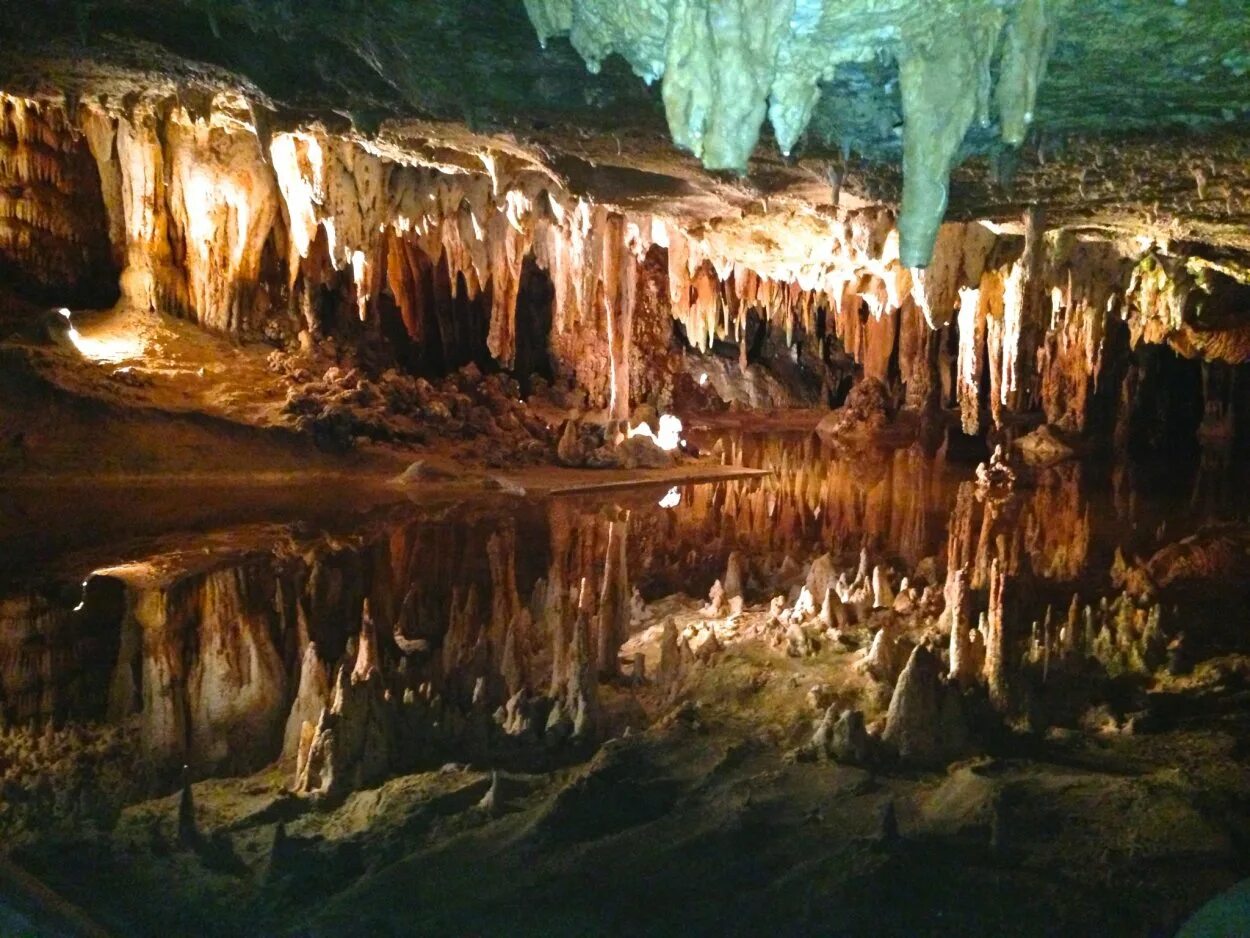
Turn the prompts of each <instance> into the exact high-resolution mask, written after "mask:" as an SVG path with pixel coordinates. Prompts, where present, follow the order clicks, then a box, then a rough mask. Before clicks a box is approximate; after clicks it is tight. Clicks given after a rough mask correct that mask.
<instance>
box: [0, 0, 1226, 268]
mask: <svg viewBox="0 0 1250 938" xmlns="http://www.w3.org/2000/svg"><path fill="white" fill-rule="evenodd" d="M1030 2H1031V3H1032V5H1033V6H1035V7H1042V8H1045V12H1046V16H1047V17H1048V19H1047V24H1048V25H1047V32H1046V36H1045V43H1044V49H1042V52H1043V53H1045V55H1046V63H1045V73H1044V80H1042V81H1041V83H1040V86H1039V88H1038V91H1037V97H1036V101H1035V105H1034V107H1033V108H1032V111H1031V117H1032V121H1031V123H1029V125H1028V126H1027V128H1026V131H1025V132H1024V134H1023V140H1022V143H1021V145H1020V146H1019V147H1015V146H1010V145H1007V144H1006V143H1004V142H1003V138H1004V136H1008V137H1010V136H1011V134H1009V133H1007V132H1006V130H1005V129H1004V127H1003V126H1001V125H1002V124H1003V122H1004V118H1003V116H1002V115H1001V114H1000V113H999V112H998V111H995V112H994V114H993V115H991V116H990V117H989V118H988V119H987V120H986V121H985V122H984V124H983V123H982V122H981V121H976V122H974V124H973V127H972V128H971V129H970V131H969V132H968V134H967V135H966V136H965V137H964V138H963V139H962V142H961V143H960V145H959V150H958V153H957V155H956V166H955V169H954V171H953V174H952V176H951V181H950V200H949V208H948V210H947V217H948V218H952V219H971V218H986V219H991V220H994V221H998V222H1000V223H1003V224H1005V225H1008V226H1010V225H1015V224H1018V223H1019V219H1020V217H1021V213H1022V211H1023V210H1024V209H1025V208H1026V207H1027V206H1029V205H1033V204H1036V205H1038V206H1040V207H1041V209H1042V211H1043V212H1044V213H1045V219H1046V224H1047V225H1049V226H1065V227H1072V228H1085V229H1092V230H1097V231H1106V232H1110V233H1112V234H1114V235H1132V236H1138V237H1141V236H1146V237H1155V238H1159V239H1166V240H1169V241H1172V242H1182V243H1186V244H1187V245H1188V249H1189V250H1193V251H1205V252H1213V253H1216V254H1222V253H1229V252H1237V253H1240V252H1243V251H1247V250H1250V140H1248V139H1247V136H1246V129H1247V126H1248V125H1250V16H1247V15H1246V10H1245V4H1244V0H1190V2H1183V0H1083V2H1076V0H1050V2H1049V3H1048V4H1047V3H1043V2H1041V0H1022V2H1021V3H1011V2H1008V3H1002V2H991V0H985V3H984V4H983V3H982V2H981V0H959V2H955V0H948V2H942V3H927V2H926V3H921V2H904V0H855V2H851V3H846V4H842V5H841V7H839V8H838V10H840V11H841V12H838V13H837V15H838V16H839V17H841V18H840V19H838V20H837V25H838V26H839V29H840V32H839V33H838V36H839V37H840V38H839V39H838V42H840V43H842V45H843V46H846V47H848V48H850V47H853V48H854V49H855V50H856V51H855V52H854V53H853V54H851V53H846V52H845V51H843V52H839V53H838V54H837V56H835V58H837V64H836V67H832V68H829V69H827V70H826V73H822V74H821V76H820V81H819V84H818V86H817V87H816V90H817V91H818V97H817V98H816V99H815V102H814V105H813V106H812V108H811V110H810V114H809V115H807V118H808V119H807V120H806V122H805V123H804V124H803V126H802V130H801V132H798V133H795V132H794V126H797V124H795V123H794V122H792V126H790V128H789V129H788V130H787V132H786V133H787V135H788V136H793V137H794V138H795V139H794V142H793V145H792V147H791V148H790V149H791V153H790V155H788V156H783V155H782V152H781V150H780V149H779V146H778V143H777V139H776V137H775V136H774V134H773V132H772V129H771V127H770V125H769V122H767V121H763V122H762V124H763V126H762V132H761V133H760V135H759V139H758V142H757V143H756V144H755V145H754V146H751V147H748V148H747V149H746V151H745V152H749V160H747V161H746V165H745V167H740V168H733V167H731V168H728V169H708V168H706V166H707V165H713V166H715V165H716V164H717V162H718V161H717V160H715V159H711V158H710V157H709V153H708V152H706V151H704V152H701V154H700V155H701V156H702V157H703V159H702V160H700V159H699V158H696V156H694V155H693V154H691V153H689V152H685V151H683V150H682V149H680V148H679V147H678V146H676V145H675V144H674V142H673V138H674V136H677V137H679V138H680V136H681V135H680V133H677V134H674V133H672V132H671V129H672V127H673V113H672V111H673V109H672V107H671V106H670V107H669V108H668V113H667V115H666V101H665V91H664V89H663V87H662V86H663V82H662V81H654V82H652V83H650V84H648V83H646V82H644V81H643V80H642V79H641V78H640V77H639V76H638V74H637V73H638V72H639V71H640V69H639V68H638V62H637V61H633V62H632V65H633V68H631V62H627V61H626V58H625V57H623V56H622V55H618V54H608V55H606V56H605V57H603V59H602V61H601V62H592V65H595V66H597V69H598V70H597V71H592V70H590V69H588V67H587V61H586V60H585V59H586V58H587V56H586V55H585V53H586V45H587V40H586V38H585V35H579V34H578V30H577V28H574V30H573V33H574V35H573V41H572V42H570V40H569V38H567V37H566V36H565V35H564V34H563V32H567V30H564V31H563V32H562V31H560V30H554V33H555V34H554V35H552V36H551V37H549V38H548V39H547V41H546V42H545V45H543V44H540V42H539V34H540V33H542V32H544V30H543V29H541V28H540V29H537V30H536V26H535V22H534V21H532V19H531V14H532V13H535V11H536V10H537V11H538V13H539V14H541V12H542V8H547V7H555V8H559V7H561V3H559V2H555V3H530V4H529V7H530V9H529V10H528V11H527V5H526V4H525V3H524V2H522V0H515V2H513V0H494V2H488V0H471V2H446V0H443V2H439V0H354V2H344V0H335V2H329V0H311V2H294V0H285V2H283V0H278V2H262V0H148V2H126V0H95V2H64V0H44V2H34V3H23V4H16V3H6V4H5V5H4V7H3V11H2V12H0V31H2V32H3V34H4V35H5V36H6V40H5V42H4V45H3V48H0V87H3V88H5V89H6V90H10V91H15V92H19V93H21V92H24V93H34V92H38V93H43V94H67V95H68V96H70V97H71V98H73V97H75V96H88V95H89V96H93V97H97V98H98V97H100V96H105V97H106V99H107V100H108V101H110V102H111V103H112V105H113V106H116V107H125V106H126V102H127V99H128V97H133V96H134V95H136V94H140V93H142V94H145V95H149V96H150V95H151V94H153V93H154V91H155V92H161V89H164V92H163V93H168V94H169V95H170V96H171V97H176V98H177V99H178V100H179V101H180V102H181V103H183V104H184V106H191V104H193V102H194V100H195V98H196V97H197V96H200V97H201V98H204V99H205V100H206V101H207V102H208V104H207V105H206V106H220V105H221V101H222V100H223V98H222V96H221V93H222V92H223V91H229V92H230V93H233V94H236V95H238V96H239V97H238V99H237V100H238V101H239V102H240V103H241V105H242V106H249V105H250V107H251V108H252V110H253V111H254V113H255V115H256V118H255V119H256V122H257V124H258V126H259V125H260V124H262V123H263V124H265V125H267V126H269V127H271V128H272V129H284V128H290V127H295V126H301V125H308V124H309V123H310V122H320V123H321V124H322V125H324V127H325V128H326V130H328V131H330V132H342V133H348V134H353V135H357V136H360V137H368V138H373V139H374V141H375V145H376V146H379V147H380V148H382V149H384V150H387V149H389V150H390V151H391V152H394V153H396V154H400V155H402V154H404V153H409V154H417V155H418V156H419V157H420V158H421V159H422V160H423V161H425V162H427V163H431V164H436V165H437V164H445V165H450V166H455V165H460V164H463V165H466V166H469V165H473V166H480V155H481V154H482V153H483V152H490V153H494V154H497V155H501V156H502V157H503V158H506V159H508V160H512V161H515V162H516V164H517V165H518V166H524V167H526V168H530V169H536V170H538V171H541V172H544V173H548V174H550V175H552V176H553V177H555V178H557V179H558V180H559V181H560V182H561V183H563V184H564V185H565V186H566V187H567V188H568V189H569V190H571V191H573V192H577V193H582V194H586V195H589V196H591V197H593V198H595V199H596V200H598V201H600V202H604V203H608V204H611V205H616V206H621V207H626V208H629V209H634V210H643V211H645V210H657V211H663V212H665V213H666V214H670V215H678V216H680V217H682V218H684V219H685V220H686V221H687V222H689V223H694V224H698V223H702V222H708V223H713V222H714V223H716V224H719V225H722V226H731V227H732V226H738V227H739V228H741V229H742V230H743V232H744V235H745V236H747V237H755V238H756V239H757V241H758V240H759V239H760V238H766V239H767V238H771V239H773V240H777V239H778V238H780V237H783V235H781V234H779V232H780V229H779V228H778V225H779V224H788V223H789V221H790V220H792V219H793V218H794V217H795V216H796V215H802V214H805V213H806V214H811V213H817V214H819V213H821V212H829V211H831V208H832V204H833V203H834V201H835V199H836V200H837V202H838V204H839V205H841V206H842V207H856V206H859V205H863V204H874V203H886V204H889V205H897V204H898V202H899V200H900V199H901V197H902V188H903V173H902V163H903V157H904V145H903V125H904V117H903V110H904V108H903V101H902V95H901V93H900V67H899V65H898V60H899V58H900V57H905V54H906V53H905V48H904V47H905V45H906V43H903V44H901V45H900V41H899V39H898V36H899V35H906V34H907V28H908V27H907V25H906V24H908V23H909V22H911V21H912V20H914V19H915V18H916V17H919V18H920V19H925V18H926V17H930V16H931V15H934V11H939V12H943V11H944V12H946V13H950V12H951V11H954V14H952V15H959V16H963V15H965V14H966V15H967V16H972V14H973V13H975V12H976V11H978V10H980V9H981V8H982V7H985V8H986V9H988V10H989V14H992V15H994V16H1000V17H1001V16H1009V15H1011V14H1012V13H1013V11H1016V10H1017V8H1020V7H1022V6H1023V5H1025V3H1030ZM563 5H564V6H568V4H567V2H566V3H564V4H563ZM596 6H597V4H595V3H589V4H585V5H584V6H583V7H582V8H581V9H582V10H583V11H591V12H593V9H594V8H595V7H596ZM669 6H680V7H690V6H691V4H690V3H685V2H683V3H676V0H674V4H669ZM694 6H697V4H694ZM728 6H733V7H735V8H741V11H745V19H744V20H743V22H745V23H747V24H751V23H754V22H755V18H756V17H758V18H759V19H760V20H761V21H762V20H763V19H765V15H766V14H767V15H769V16H775V15H776V10H774V7H786V8H787V9H789V7H794V8H795V10H791V11H790V12H791V14H792V16H794V17H799V15H800V13H801V12H802V10H801V9H799V8H804V9H807V10H809V12H810V11H811V10H817V11H819V9H820V8H822V4H821V3H819V2H816V3H812V2H807V3H802V2H800V3H797V4H788V5H787V4H786V3H781V4H775V3H771V2H760V3H755V4H752V3H747V2H742V3H739V4H730V5H728ZM835 6H836V5H835ZM664 7H665V4H659V3H655V2H649V3H644V2H641V0H639V2H638V3H634V4H624V5H620V10H622V11H624V12H623V13H620V15H619V16H618V18H620V17H623V16H626V15H632V14H629V11H630V10H634V11H642V13H647V11H650V13H651V14H654V13H655V11H656V10H660V11H661V12H663V10H662V9H661V8H664ZM1000 8H1001V11H1005V12H996V11H999V10H1000ZM830 9H832V7H830ZM741 11H740V12H741ZM796 11H798V12H796ZM968 11H972V12H968ZM556 12H557V13H558V12H559V10H557V11H556ZM783 12H784V11H783ZM826 12H827V11H826ZM642 13H640V14H639V15H642ZM852 14H854V15H852ZM989 14H987V15H989ZM586 15H587V16H589V15H591V13H587V14H586ZM674 15H675V14H674ZM978 15H979V14H978ZM537 18H538V17H535V19H537ZM795 21H796V20H792V21H791V26H793V22H795ZM976 22H978V23H979V22H980V21H979V20H977V21H976ZM1006 22H1008V24H1010V22H1011V21H1010V20H1007V21H1006ZM900 24H901V25H900ZM539 25H540V26H541V23H540V24H539ZM547 31H552V30H547ZM582 32H583V33H585V30H582ZM749 32H750V31H749V29H748V30H747V31H746V33H749ZM1004 41H1006V40H1001V39H1000V40H999V41H998V43H997V45H995V46H994V48H999V47H1000V46H1002V44H1003V42H1004ZM575 46H576V47H577V48H575ZM579 49H580V52H581V54H579ZM601 51H602V50H601ZM607 51H608V52H611V51H612V49H611V48H608V49H607ZM1003 56H1004V53H1002V52H1001V51H999V52H997V53H994V55H993V57H992V59H990V58H987V60H986V62H987V68H988V69H991V70H992V71H993V72H994V76H993V77H994V80H995V81H1000V80H1002V74H1001V73H1002V72H1004V71H1005V70H1006V66H1004V64H1003V62H1004V58H1003ZM590 58H593V56H591V57H590ZM634 59H635V60H636V59H637V56H634ZM642 71H645V69H642ZM671 71H672V69H670V72H671ZM653 77H654V76H653ZM214 101H215V102H216V104H215V105H214V104H213V102H214ZM752 136H753V134H752V133H750V132H748V133H747V137H748V138H750V137H752ZM685 142H686V143H687V144H688V143H689V141H688V140H687V141H685ZM748 142H749V140H748ZM694 149H696V150H699V149H700V148H699V147H698V146H696V147H695V148H694ZM720 162H725V161H724V160H721V161H720ZM728 162H733V160H732V159H730V160H729V161H728ZM743 169H744V170H745V171H742V170H743ZM777 219H781V221H780V222H778V221H777ZM770 226H771V228H770ZM761 232H764V233H765V234H761Z"/></svg>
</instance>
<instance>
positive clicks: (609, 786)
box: [20, 653, 1250, 935]
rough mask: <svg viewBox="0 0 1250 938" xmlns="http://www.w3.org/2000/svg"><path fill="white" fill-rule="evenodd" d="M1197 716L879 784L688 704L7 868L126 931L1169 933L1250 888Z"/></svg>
mask: <svg viewBox="0 0 1250 938" xmlns="http://www.w3.org/2000/svg"><path fill="white" fill-rule="evenodd" d="M751 657H752V656H751V655H750V654H749V653H744V654H743V655H742V656H741V657H739V655H738V654H736V653H733V654H730V655H728V656H727V657H726V658H725V659H724V660H723V661H722V662H720V663H719V664H718V665H717V666H716V667H714V668H712V669H709V670H708V671H707V672H706V673H705V674H704V675H703V681H704V682H706V683H708V684H712V685H715V684H717V683H720V682H725V683H726V684H732V685H733V686H735V687H737V688H739V691H740V690H741V687H742V685H741V683H739V681H740V678H741V677H742V675H741V673H740V672H741V670H742V669H753V670H755V671H756V672H757V673H761V672H766V671H768V670H770V667H769V666H767V665H765V666H761V664H760V663H759V662H758V661H752V660H751ZM789 683H790V682H789V681H788V680H787V678H786V676H785V675H784V674H776V673H774V674H771V675H770V680H769V681H768V682H766V684H765V688H766V689H765V690H764V691H763V694H762V695H763V696H764V697H765V699H766V701H767V698H769V697H773V696H778V697H780V696H784V692H782V693H781V694H777V693H776V692H775V691H773V689H772V687H771V685H773V684H778V685H781V686H782V687H783V688H785V687H787V686H788V685H789ZM791 690H792V693H793V694H794V696H800V695H799V694H798V692H797V691H793V689H791ZM1243 693H1244V692H1243ZM1206 703H1207V706H1206V707H1204V708H1203V709H1202V711H1198V710H1195V711H1194V712H1192V713H1189V714H1187V715H1186V716H1185V717H1184V718H1183V719H1181V720H1179V721H1178V722H1177V723H1176V725H1174V726H1173V727H1172V728H1170V729H1169V730H1167V731H1165V732H1160V733H1157V734H1152V735H1151V736H1148V737H1123V736H1119V735H1115V734H1113V735H1111V736H1105V737H1098V736H1095V737H1086V736H1080V735H1077V734H1053V735H1052V736H1050V737H1048V738H1046V739H1044V740H1036V741H1034V742H1032V743H1028V744H1021V745H1018V746H1017V747H1016V749H1017V751H1015V752H1013V753H1010V754H1005V755H1002V756H997V757H983V758H977V759H973V760H969V761H965V762H962V763H957V764H955V765H953V766H951V767H950V768H949V769H947V770H946V771H945V772H942V773H936V774H924V773H874V772H870V771H867V770H864V769H859V768H853V767H848V766H839V765H834V764H802V763H796V762H792V761H787V760H786V759H784V758H782V751H781V750H780V749H779V747H778V739H777V738H776V734H777V733H780V734H781V735H782V736H790V737H792V736H793V724H789V723H786V722H784V720H788V719H789V714H788V713H785V712H784V711H785V709H786V708H785V705H784V704H783V703H781V701H780V700H778V701H776V705H777V707H778V710H770V709H768V703H767V702H766V703H765V706H764V707H762V708H761V707H760V706H759V705H758V704H757V701H756V699H755V698H753V697H752V696H748V697H747V698H746V699H741V694H740V693H739V699H736V700H732V699H727V698H726V697H725V696H720V697H719V698H718V696H717V694H716V692H715V691H711V692H710V693H708V696H707V697H705V696H704V693H702V692H695V693H693V694H692V695H691V696H690V698H689V699H688V701H687V702H686V703H685V704H684V705H683V706H682V707H681V708H679V709H678V710H677V711H675V712H674V713H673V714H672V715H671V716H669V717H668V718H667V719H664V720H661V721H659V722H658V723H656V724H653V725H652V726H651V728H649V729H646V730H644V731H642V732H635V733H632V734H630V735H628V736H625V737H618V738H616V739H613V740H612V741H610V742H609V743H607V744H606V745H605V746H604V747H603V748H601V749H600V750H599V751H598V752H597V753H596V754H595V755H594V756H593V757H590V758H589V759H588V760H587V761H585V762H583V763H581V764H577V765H573V766H569V767H566V768H556V769H551V770H548V771H539V770H535V769H531V770H507V769H502V770H499V772H498V778H499V781H498V792H499V800H498V801H497V802H496V805H495V807H494V808H493V809H491V810H485V809H483V808H481V807H480V806H479V802H481V800H482V798H483V796H484V795H485V794H486V792H487V791H488V790H489V789H490V785H491V775H490V773H489V772H488V771H486V770H485V769H484V768H483V767H481V766H475V765H470V766H463V765H452V766H448V767H446V768H444V769H441V770H440V769H434V770H431V771H429V772H424V773H418V774H412V775H405V776H401V777H399V778H395V779H392V780H391V781H388V782H386V783H384V784H382V785H381V786H379V787H377V788H375V789H371V790H367V791H362V792H358V793H355V794H353V795H351V796H349V797H348V798H347V799H346V801H345V802H343V803H342V804H340V805H337V806H334V807H320V808H315V807H312V806H310V805H309V804H308V803H306V802H301V800H299V799H296V798H293V797H292V796H290V795H289V794H287V793H286V792H285V790H284V781H285V779H284V778H283V777H282V776H280V775H277V774H274V773H272V772H270V773H262V774H260V775H257V776H253V777H250V778H246V779H228V780H219V781H205V782H202V783H199V784H197V785H195V786H194V789H193V791H194V800H195V806H196V807H195V810H196V818H197V825H198V829H199V832H200V834H201V836H202V838H203V840H202V841H201V842H199V843H197V844H196V845H194V846H187V845H185V844H181V843H180V842H179V837H178V833H177V829H178V828H177V817H178V797H177V796H171V797H169V798H164V799H160V800H156V801H148V802H142V803H139V804H136V805H133V806H132V807H130V808H127V809H126V810H125V811H124V812H123V813H122V815H121V817H120V819H119V821H118V823H117V824H116V826H115V827H114V828H113V829H112V830H111V831H108V832H103V831H101V832H89V833H85V834H84V835H83V836H82V837H78V838H73V839H70V840H67V841H62V840H59V839H56V840H53V841H51V842H48V843H44V844H41V845H39V846H37V847H34V848H32V849H29V850H24V851H22V852H21V854H20V859H21V860H22V862H23V863H25V864H26V865H27V866H28V867H29V868H30V869H32V870H33V871H35V872H36V873H37V874H39V875H41V876H42V877H44V878H45V879H46V880H47V882H49V883H50V884H51V885H52V886H53V887H54V888H56V889H58V890H60V891H61V892H63V893H64V894H65V895H66V896H68V897H69V898H70V899H71V900H73V901H75V902H77V903H79V904H80V905H82V906H83V907H85V908H86V909H88V910H90V912H91V914H92V915H93V916H95V918H96V919H97V920H98V921H99V922H101V923H103V924H104V925H105V926H106V927H108V928H110V929H112V930H113V931H114V932H115V933H117V934H150V935H174V934H202V935H210V934H212V935H218V934H220V935H240V934H308V935H334V934H353V935H356V934H359V935H378V934H395V935H399V934H447V933H456V934H478V933H483V934H501V933H502V934H534V935H552V934H561V935H564V934H569V935H572V934H587V933H595V934H674V935H677V934H758V933H759V932H760V931H762V930H767V931H770V932H774V933H781V934H796V935H797V934H839V935H841V934H845V935H874V934H875V935H881V934H886V935H953V934H959V935H1006V934H1011V935H1070V934H1088V933H1090V932H1091V931H1093V930H1095V929H1096V930H1098V931H1099V932H1101V933H1104V934H1109V935H1121V934H1123V935H1133V934H1145V933H1159V934H1170V929H1171V928H1173V927H1175V926H1176V925H1177V924H1178V923H1179V922H1180V921H1182V920H1183V919H1184V918H1185V917H1186V915H1188V914H1189V913H1190V912H1191V911H1192V910H1193V909H1194V908H1196V907H1197V906H1199V905H1200V904H1202V903H1203V902H1204V901H1205V900H1206V899H1208V898H1210V897H1211V896H1213V895H1214V894H1216V893H1218V892H1219V891H1221V890H1222V889H1224V888H1226V887H1227V886H1229V885H1230V884H1232V883H1233V882H1235V881H1236V880H1237V879H1238V878H1240V877H1241V876H1242V875H1244V866H1243V865H1242V864H1243V863H1244V856H1245V855H1244V844H1245V839H1244V838H1245V837H1246V836H1247V835H1250V799H1247V797H1246V795H1247V793H1250V765H1248V764H1247V761H1246V753H1245V752H1244V739H1245V738H1246V733H1247V731H1248V730H1250V726H1248V725H1247V719H1246V713H1245V710H1244V700H1243V701H1234V700H1233V699H1231V698H1230V697H1229V696H1226V695H1222V694H1213V695H1212V696H1211V697H1210V699H1209V700H1208V701H1207V702H1206ZM616 704H617V705H618V706H621V707H622V708H623V709H624V708H625V703H624V702H623V701H619V700H618V701H616ZM630 704H631V705H633V706H642V707H643V708H644V709H645V706H646V704H645V702H641V701H631V702H630ZM790 705H791V706H797V702H796V701H791V702H790ZM1230 711H1234V712H1230ZM1236 711H1240V712H1236ZM770 718H774V719H776V720H777V721H778V722H777V724H776V725H774V726H769V720H770ZM744 721H745V722H749V723H750V724H751V725H753V726H754V730H753V731H751V730H745V729H744V726H743V724H744ZM887 806H892V807H893V810H894V811H895V812H896V818H897V828H898V831H897V834H896V835H895V834H892V833H890V832H889V831H888V830H887V829H886V825H884V824H883V820H882V819H883V816H884V813H885V812H886V810H887Z"/></svg>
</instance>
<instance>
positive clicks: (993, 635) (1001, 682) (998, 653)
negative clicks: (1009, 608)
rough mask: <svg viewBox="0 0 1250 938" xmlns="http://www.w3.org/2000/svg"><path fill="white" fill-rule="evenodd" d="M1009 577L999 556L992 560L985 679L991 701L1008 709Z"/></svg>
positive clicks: (1000, 708)
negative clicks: (1006, 617) (1006, 594)
mask: <svg viewBox="0 0 1250 938" xmlns="http://www.w3.org/2000/svg"><path fill="white" fill-rule="evenodd" d="M1006 582H1007V576H1006V573H1005V572H1004V571H1003V570H1002V569H1001V566H1000V563H999V558H998V557H995V558H994V559H993V560H992V561H990V578H989V593H990V595H989V611H988V613H987V615H986V622H985V632H984V635H985V665H984V667H985V680H986V683H987V684H988V685H989V692H990V702H991V703H993V704H994V706H995V707H997V708H998V709H999V710H1004V709H1006V707H1007V705H1008V703H1009V701H1008V697H1007V657H1006V623H1005V620H1004V617H1003V590H1004V588H1005V587H1006Z"/></svg>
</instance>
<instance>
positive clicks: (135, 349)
mask: <svg viewBox="0 0 1250 938" xmlns="http://www.w3.org/2000/svg"><path fill="white" fill-rule="evenodd" d="M57 312H58V313H60V314H61V315H62V316H64V317H65V320H66V322H68V323H69V340H70V341H71V342H73V343H74V348H76V349H78V352H79V354H81V355H82V356H83V358H89V359H91V361H94V362H101V363H103V364H117V363H118V362H124V361H131V360H133V359H136V358H142V357H143V340H142V339H141V338H140V337H139V336H137V335H133V334H131V333H126V332H109V331H107V330H93V331H92V333H91V335H89V336H87V335H83V334H82V333H81V332H79V331H78V330H77V329H76V328H74V320H73V314H72V313H71V312H70V311H69V310H68V309H66V308H65V307H61V308H60V309H58V310H57Z"/></svg>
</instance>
